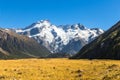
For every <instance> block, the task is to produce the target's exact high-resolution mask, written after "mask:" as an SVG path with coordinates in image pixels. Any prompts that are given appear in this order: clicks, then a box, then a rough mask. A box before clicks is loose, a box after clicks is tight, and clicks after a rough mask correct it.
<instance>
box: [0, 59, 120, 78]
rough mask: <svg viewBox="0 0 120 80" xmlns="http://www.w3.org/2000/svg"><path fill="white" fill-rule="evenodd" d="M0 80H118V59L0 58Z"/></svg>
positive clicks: (119, 63) (119, 68)
mask: <svg viewBox="0 0 120 80" xmlns="http://www.w3.org/2000/svg"><path fill="white" fill-rule="evenodd" d="M0 80H120V61H117V60H69V59H66V58H63V59H19V60H0Z"/></svg>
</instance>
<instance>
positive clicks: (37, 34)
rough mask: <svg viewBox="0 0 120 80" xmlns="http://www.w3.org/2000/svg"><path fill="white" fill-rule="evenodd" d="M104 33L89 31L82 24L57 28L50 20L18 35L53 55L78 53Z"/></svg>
mask: <svg viewBox="0 0 120 80" xmlns="http://www.w3.org/2000/svg"><path fill="white" fill-rule="evenodd" d="M103 32H104V31H103V30H101V29H98V28H93V29H88V28H86V27H84V26H83V25H81V24H74V25H60V26H56V25H53V24H51V23H50V21H48V20H41V21H38V22H36V23H33V24H31V25H30V26H28V27H26V28H24V29H18V30H16V33H19V34H23V35H26V36H28V37H30V38H33V39H35V40H36V41H37V42H38V43H39V44H42V45H43V46H45V47H46V48H47V49H48V50H50V51H51V52H52V53H69V54H74V53H77V52H78V51H79V50H80V49H81V48H82V47H83V46H84V45H85V44H87V43H89V42H90V41H92V40H93V39H95V38H96V37H97V36H99V35H100V34H102V33H103Z"/></svg>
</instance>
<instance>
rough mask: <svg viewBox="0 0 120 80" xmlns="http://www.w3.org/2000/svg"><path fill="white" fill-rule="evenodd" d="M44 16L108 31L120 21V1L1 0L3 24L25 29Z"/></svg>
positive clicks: (51, 19) (44, 17) (1, 24)
mask: <svg viewBox="0 0 120 80" xmlns="http://www.w3.org/2000/svg"><path fill="white" fill-rule="evenodd" d="M43 19H48V20H50V21H51V23H53V24H55V25H61V24H74V23H81V24H83V25H85V26H86V27H88V28H93V27H98V28H102V29H104V30H107V29H108V28H110V27H111V26H112V25H113V24H115V23H116V22H117V21H119V20H120V0H0V27H3V28H24V27H26V26H28V25H30V24H32V23H33V22H36V21H38V20H43Z"/></svg>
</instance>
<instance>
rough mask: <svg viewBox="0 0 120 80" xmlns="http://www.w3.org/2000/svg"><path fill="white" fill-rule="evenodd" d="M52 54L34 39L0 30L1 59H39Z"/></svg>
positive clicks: (7, 30) (8, 30)
mask: <svg viewBox="0 0 120 80" xmlns="http://www.w3.org/2000/svg"><path fill="white" fill-rule="evenodd" d="M48 54H50V52H49V51H48V50H47V49H46V48H45V47H43V46H42V45H39V44H38V43H37V42H36V41H35V40H34V39H31V38H28V37H27V36H24V35H19V34H17V33H15V32H13V31H11V30H10V29H2V28H0V59H13V58H14V59H15V58H16V59H18V58H33V57H36V58H39V57H46V56H47V55H48Z"/></svg>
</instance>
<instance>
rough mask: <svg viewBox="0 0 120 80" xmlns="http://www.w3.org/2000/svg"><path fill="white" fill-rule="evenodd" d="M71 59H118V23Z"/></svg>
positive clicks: (119, 37) (119, 45) (119, 34)
mask: <svg viewBox="0 0 120 80" xmlns="http://www.w3.org/2000/svg"><path fill="white" fill-rule="evenodd" d="M71 58H75V59H79V58H89V59H120V21H119V22H118V23H116V24H115V25H114V26H112V27H111V28H110V29H109V30H108V31H106V32H105V33H104V34H102V35H101V36H99V37H98V38H97V39H95V40H94V41H92V42H91V43H90V44H87V45H86V46H84V47H83V48H82V49H81V50H80V52H79V53H78V54H76V55H74V56H73V57H71Z"/></svg>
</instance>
